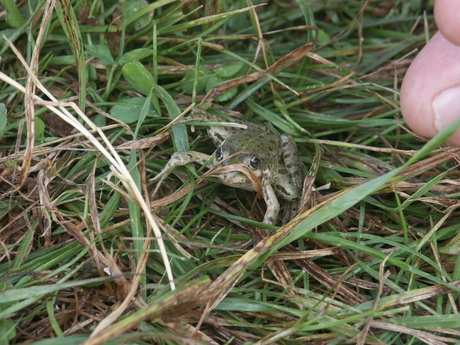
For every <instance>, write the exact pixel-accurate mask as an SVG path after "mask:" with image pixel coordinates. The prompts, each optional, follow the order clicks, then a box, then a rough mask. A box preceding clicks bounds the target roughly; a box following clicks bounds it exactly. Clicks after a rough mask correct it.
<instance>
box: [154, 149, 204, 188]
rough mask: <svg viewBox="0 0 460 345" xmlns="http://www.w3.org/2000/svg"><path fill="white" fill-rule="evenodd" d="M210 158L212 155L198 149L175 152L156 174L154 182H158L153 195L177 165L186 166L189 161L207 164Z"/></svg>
mask: <svg viewBox="0 0 460 345" xmlns="http://www.w3.org/2000/svg"><path fill="white" fill-rule="evenodd" d="M210 159H211V156H210V155H207V154H205V153H201V152H196V151H182V152H175V153H174V154H173V155H172V156H171V158H170V159H169V162H168V163H167V164H166V166H165V167H164V168H163V170H161V171H160V173H159V174H158V175H157V176H155V178H154V179H153V180H152V182H153V183H156V187H155V190H154V191H153V193H152V195H155V194H156V192H157V191H158V188H160V186H161V184H162V183H163V181H164V180H165V179H166V178H167V177H168V176H169V174H170V173H171V171H172V170H173V169H174V168H175V167H180V166H184V165H187V164H189V163H198V164H201V165H205V164H207V163H208V162H209V161H210Z"/></svg>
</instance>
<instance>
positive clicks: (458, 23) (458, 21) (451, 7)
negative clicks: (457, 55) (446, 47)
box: [434, 0, 460, 46]
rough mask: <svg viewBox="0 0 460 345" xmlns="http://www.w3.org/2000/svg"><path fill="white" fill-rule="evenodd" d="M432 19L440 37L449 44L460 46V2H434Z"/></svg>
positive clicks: (438, 0)
mask: <svg viewBox="0 0 460 345" xmlns="http://www.w3.org/2000/svg"><path fill="white" fill-rule="evenodd" d="M434 17H435V21H436V26H437V27H438V29H439V31H441V32H442V35H443V36H444V37H445V38H446V39H447V40H449V41H450V42H451V43H453V44H456V45H459V46H460V35H459V33H460V1H457V0H436V1H435V3H434Z"/></svg>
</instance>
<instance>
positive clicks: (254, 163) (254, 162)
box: [249, 156, 260, 170]
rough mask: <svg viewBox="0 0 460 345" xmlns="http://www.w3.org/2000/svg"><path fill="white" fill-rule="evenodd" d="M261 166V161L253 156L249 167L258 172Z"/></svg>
mask: <svg viewBox="0 0 460 345" xmlns="http://www.w3.org/2000/svg"><path fill="white" fill-rule="evenodd" d="M259 164H260V159H259V158H258V157H256V156H253V157H252V158H251V160H250V161H249V167H250V168H251V169H254V170H256V169H257V168H258V167H259Z"/></svg>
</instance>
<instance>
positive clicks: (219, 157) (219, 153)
mask: <svg viewBox="0 0 460 345" xmlns="http://www.w3.org/2000/svg"><path fill="white" fill-rule="evenodd" d="M222 158H224V156H223V154H222V146H219V147H218V148H217V150H216V159H217V160H218V161H221V160H222Z"/></svg>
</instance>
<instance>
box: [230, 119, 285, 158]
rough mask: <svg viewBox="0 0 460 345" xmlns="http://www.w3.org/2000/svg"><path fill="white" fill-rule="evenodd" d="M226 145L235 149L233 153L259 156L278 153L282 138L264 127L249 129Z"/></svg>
mask: <svg viewBox="0 0 460 345" xmlns="http://www.w3.org/2000/svg"><path fill="white" fill-rule="evenodd" d="M226 144H228V145H230V146H232V147H233V149H234V150H233V152H237V151H244V152H251V153H254V154H256V155H258V156H264V154H267V153H270V152H273V151H278V150H279V149H280V146H281V143H280V138H279V137H278V136H276V135H274V134H272V133H270V131H269V130H268V128H264V127H259V126H257V127H249V128H248V129H246V130H245V131H242V132H239V133H236V134H234V135H232V136H231V137H230V138H229V140H228V141H227V142H226Z"/></svg>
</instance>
